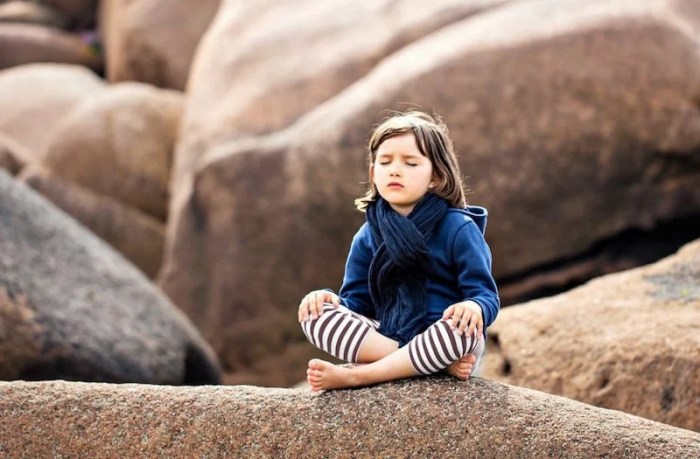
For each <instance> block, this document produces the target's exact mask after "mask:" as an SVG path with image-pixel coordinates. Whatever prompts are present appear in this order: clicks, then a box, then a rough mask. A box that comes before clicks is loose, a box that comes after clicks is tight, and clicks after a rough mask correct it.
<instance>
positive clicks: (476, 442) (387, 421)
mask: <svg viewBox="0 0 700 459" xmlns="http://www.w3.org/2000/svg"><path fill="white" fill-rule="evenodd" d="M0 417H2V419H3V422H2V423H0V451H3V453H5V454H8V455H9V456H12V457H15V456H23V457H47V456H62V457H94V456H100V457H116V456H119V457H136V456H139V457H141V456H149V457H151V456H159V457H160V456H163V457H165V456H168V457H170V456H178V457H357V456H367V457H479V458H482V457H571V458H579V457H580V458H590V457H630V458H659V457H664V458H693V457H698V455H700V435H698V434H697V433H694V432H691V431H688V430H684V429H678V428H674V427H671V426H667V425H664V424H660V423H656V422H652V421H649V420H646V419H642V418H639V417H636V416H632V415H628V414H625V413H621V412H618V411H610V410H604V409H600V408H595V407H591V406H588V405H584V404H582V403H579V402H576V401H573V400H568V399H565V398H563V397H557V396H553V395H548V394H544V393H542V392H537V391H533V390H529V389H524V388H519V387H514V386H509V385H506V384H501V383H497V382H493V381H488V380H483V379H472V380H471V381H469V382H466V383H460V382H457V381H455V380H448V379H447V378H446V377H441V378H429V379H421V380H412V381H400V382H396V383H391V384H384V385H381V386H377V387H373V388H366V389H358V390H350V391H336V392H331V393H322V394H320V395H313V394H312V393H311V392H310V391H305V390H299V389H262V388H256V387H249V386H238V387H202V388H175V387H154V386H139V385H133V384H128V385H118V386H117V385H109V384H86V383H67V382H61V381H57V382H44V383H24V382H15V383H0Z"/></svg>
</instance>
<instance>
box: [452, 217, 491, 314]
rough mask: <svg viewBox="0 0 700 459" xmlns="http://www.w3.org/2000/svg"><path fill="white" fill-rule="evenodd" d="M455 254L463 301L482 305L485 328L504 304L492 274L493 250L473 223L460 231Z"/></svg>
mask: <svg viewBox="0 0 700 459" xmlns="http://www.w3.org/2000/svg"><path fill="white" fill-rule="evenodd" d="M452 255H453V260H454V261H455V263H456V265H457V270H458V281H459V290H460V293H461V295H462V298H463V301H467V300H472V301H474V302H476V303H477V304H478V305H479V306H481V311H482V315H483V318H484V328H486V327H488V326H489V325H491V324H492V323H493V321H494V320H496V316H497V315H498V311H499V309H500V305H501V302H500V299H499V298H498V289H497V287H496V281H494V279H493V276H492V275H491V250H490V249H489V246H488V245H487V244H486V240H485V239H484V236H483V234H482V233H481V231H480V230H479V228H478V227H477V225H476V224H475V223H474V222H473V221H470V222H468V223H466V224H464V225H462V226H461V227H460V228H459V229H458V230H457V233H456V234H455V239H454V245H453V253H452Z"/></svg>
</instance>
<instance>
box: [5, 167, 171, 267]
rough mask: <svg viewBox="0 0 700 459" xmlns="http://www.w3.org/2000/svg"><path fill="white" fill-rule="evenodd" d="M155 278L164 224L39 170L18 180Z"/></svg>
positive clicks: (35, 169)
mask: <svg viewBox="0 0 700 459" xmlns="http://www.w3.org/2000/svg"><path fill="white" fill-rule="evenodd" d="M18 178H19V179H20V180H22V181H24V182H25V183H26V184H27V185H29V186H30V187H32V188H33V189H34V190H36V191H38V192H39V193H41V194H42V195H43V196H44V197H45V198H47V199H48V200H49V201H51V202H52V203H53V204H55V205H56V206H57V207H59V208H60V209H62V210H63V211H64V212H66V213H67V214H69V215H70V216H71V217H73V218H75V219H76V220H78V221H79V222H80V223H82V224H83V225H85V226H86V227H87V228H88V229H90V231H92V232H93V233H95V234H96V235H97V236H99V237H100V238H101V239H102V240H103V241H105V242H107V243H109V244H110V245H111V246H112V247H114V248H115V249H117V250H118V251H119V252H120V253H121V254H122V255H124V257H126V258H127V259H128V260H130V261H131V262H132V263H133V264H134V265H136V266H138V267H139V268H140V269H141V270H142V271H143V272H144V273H146V275H148V276H149V277H151V278H153V277H155V276H156V274H157V273H158V269H159V268H160V264H161V260H162V258H163V240H164V238H165V227H164V225H163V223H162V222H160V221H159V220H156V219H155V218H153V217H151V216H149V215H146V214H144V213H142V212H140V211H138V210H136V209H134V208H132V207H129V206H127V205H125V204H122V203H121V202H119V201H115V200H113V199H111V198H108V197H106V196H103V195H100V194H97V193H94V192H92V191H90V190H88V189H86V188H82V187H81V186H79V185H76V184H74V183H72V182H69V181H66V180H63V179H61V178H59V177H57V176H55V175H52V174H51V173H49V172H48V171H45V170H41V169H39V168H25V169H24V170H23V171H22V174H21V175H20V176H19V177H18Z"/></svg>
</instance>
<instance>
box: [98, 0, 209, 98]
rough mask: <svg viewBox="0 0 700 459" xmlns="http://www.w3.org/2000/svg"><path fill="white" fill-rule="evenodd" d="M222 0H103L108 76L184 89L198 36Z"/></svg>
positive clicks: (102, 16) (103, 35) (114, 78)
mask: <svg viewBox="0 0 700 459" xmlns="http://www.w3.org/2000/svg"><path fill="white" fill-rule="evenodd" d="M220 1H221V0H205V1H201V0H200V1H198V2H192V1H187V0H169V1H167V2H162V1H160V0H135V1H134V0H103V1H102V2H101V5H100V15H99V16H100V29H101V32H102V39H103V42H104V46H105V57H106V70H107V79H108V80H109V81H111V82H117V81H125V80H132V81H142V82H144V83H150V84H153V85H155V86H159V87H164V88H172V89H180V90H183V89H185V85H186V84H187V78H188V75H189V70H190V63H191V61H192V57H193V55H194V52H195V49H196V48H197V44H198V43H199V40H200V38H201V37H202V35H203V34H204V32H205V31H206V29H207V27H208V26H209V23H210V22H211V20H212V18H213V17H214V15H215V14H216V10H217V8H218V7H219V3H220Z"/></svg>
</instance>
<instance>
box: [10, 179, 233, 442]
mask: <svg viewBox="0 0 700 459" xmlns="http://www.w3.org/2000/svg"><path fill="white" fill-rule="evenodd" d="M0 332H1V333H0V379H5V380H8V379H9V380H17V379H24V380H42V379H67V380H80V381H101V382H117V383H123V382H139V383H148V384H215V383H218V382H219V381H220V369H219V366H218V362H217V359H216V356H215V355H214V354H213V352H212V350H211V348H210V347H209V346H208V345H207V343H206V342H205V341H204V340H202V337H201V336H200V335H199V334H198V333H197V331H196V330H195V328H194V327H193V326H192V324H191V323H190V322H189V321H188V320H187V318H186V317H185V316H184V314H182V313H181V312H180V311H179V310H178V309H177V308H176V307H174V306H173V305H172V304H171V303H170V302H169V301H168V300H167V299H166V298H165V296H164V295H163V294H162V293H161V292H160V291H159V290H158V289H157V288H155V286H154V285H153V284H152V283H151V282H150V281H149V280H148V279H147V278H146V277H145V276H144V275H143V273H142V272H141V271H139V270H138V269H136V268H135V267H134V266H133V265H131V264H130V263H129V262H128V261H127V260H125V259H124V258H123V257H122V256H121V255H119V254H118V253H117V252H116V251H114V250H113V249H112V248H110V247H109V246H108V245H107V244H106V243H104V242H102V241H101V240H100V239H98V238H97V237H96V236H94V235H93V234H92V233H90V232H89V231H87V230H86V229H85V228H84V227H83V226H82V225H80V224H78V223H77V222H75V221H74V220H73V219H71V218H70V217H68V216H67V215H66V214H64V213H63V212H61V211H60V210H59V209H57V208H56V207H55V206H53V205H52V204H50V203H49V202H48V201H47V200H45V199H44V198H42V197H41V196H40V195H38V194H37V193H35V192H34V191H33V190H31V188H29V187H27V186H26V185H24V184H23V183H21V182H19V181H17V180H13V179H12V178H11V177H10V176H9V175H8V174H6V173H5V172H4V171H2V170H0ZM4 442H5V437H4V436H2V435H0V448H3V447H4V446H5V444H4ZM2 452H3V453H5V451H2Z"/></svg>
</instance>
